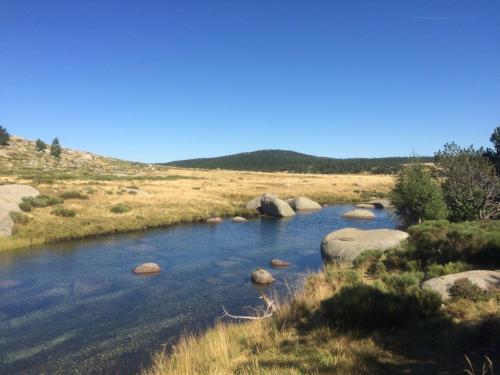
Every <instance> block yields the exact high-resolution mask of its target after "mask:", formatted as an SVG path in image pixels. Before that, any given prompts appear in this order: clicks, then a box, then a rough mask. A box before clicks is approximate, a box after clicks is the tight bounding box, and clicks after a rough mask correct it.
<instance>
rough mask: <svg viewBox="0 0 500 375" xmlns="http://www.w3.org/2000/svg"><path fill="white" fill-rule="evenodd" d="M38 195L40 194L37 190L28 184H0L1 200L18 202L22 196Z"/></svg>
mask: <svg viewBox="0 0 500 375" xmlns="http://www.w3.org/2000/svg"><path fill="white" fill-rule="evenodd" d="M38 195H40V193H39V192H38V190H36V189H35V188H34V187H31V186H29V185H17V184H14V185H0V201H1V202H5V203H14V204H19V203H21V202H22V200H23V197H36V196H38Z"/></svg>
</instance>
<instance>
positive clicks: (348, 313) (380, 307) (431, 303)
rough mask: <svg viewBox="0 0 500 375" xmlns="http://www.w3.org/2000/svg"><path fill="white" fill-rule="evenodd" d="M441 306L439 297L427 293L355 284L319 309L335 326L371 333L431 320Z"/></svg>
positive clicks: (344, 288) (417, 289)
mask: <svg viewBox="0 0 500 375" xmlns="http://www.w3.org/2000/svg"><path fill="white" fill-rule="evenodd" d="M441 303H442V301H441V297H440V296H439V294H437V293H436V292H434V291H431V290H423V289H420V288H412V290H411V291H409V292H408V293H402V294H399V293H393V292H385V291H382V290H380V289H379V288H377V287H374V286H371V285H364V284H358V285H353V286H345V287H343V288H342V289H341V290H340V291H339V292H338V293H336V294H335V295H334V296H333V297H332V298H329V299H327V300H324V301H323V302H322V304H321V306H322V310H323V312H324V314H325V316H326V317H327V319H329V320H330V322H331V323H333V324H334V325H336V326H339V327H342V328H358V329H369V330H372V329H381V328H393V327H399V326H402V325H404V324H408V323H414V322H415V321H416V320H417V319H419V318H427V317H431V316H433V315H436V314H437V313H438V311H439V308H440V307H441Z"/></svg>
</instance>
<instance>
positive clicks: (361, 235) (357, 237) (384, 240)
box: [321, 228, 408, 263]
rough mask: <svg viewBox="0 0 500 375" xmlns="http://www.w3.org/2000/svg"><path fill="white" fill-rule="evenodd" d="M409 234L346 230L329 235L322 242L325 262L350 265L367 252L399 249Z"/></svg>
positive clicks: (393, 231) (391, 231)
mask: <svg viewBox="0 0 500 375" xmlns="http://www.w3.org/2000/svg"><path fill="white" fill-rule="evenodd" d="M406 238H408V233H406V232H402V231H400V230H394V229H370V230H363V229H357V228H344V229H340V230H336V231H334V232H331V233H329V234H328V235H327V236H326V237H325V238H323V241H322V242H321V256H322V258H323V261H325V262H336V263H350V262H352V261H353V260H354V259H355V258H356V257H357V256H358V255H359V254H361V253H362V252H363V251H365V250H370V249H380V250H387V249H391V248H396V247H399V246H400V245H401V243H402V241H403V240H405V239H406Z"/></svg>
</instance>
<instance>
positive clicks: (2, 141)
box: [0, 126, 10, 146]
mask: <svg viewBox="0 0 500 375" xmlns="http://www.w3.org/2000/svg"><path fill="white" fill-rule="evenodd" d="M9 139H10V134H9V132H8V131H7V129H5V128H4V127H3V126H0V146H6V145H7V144H8V143H9Z"/></svg>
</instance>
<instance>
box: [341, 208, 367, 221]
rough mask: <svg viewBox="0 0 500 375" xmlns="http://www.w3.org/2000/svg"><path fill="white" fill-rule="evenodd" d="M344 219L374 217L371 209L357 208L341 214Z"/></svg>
mask: <svg viewBox="0 0 500 375" xmlns="http://www.w3.org/2000/svg"><path fill="white" fill-rule="evenodd" d="M342 217H345V218H346V219H375V214H374V213H373V212H371V211H368V210H364V209H361V208H357V209H355V210H352V211H349V212H346V213H345V214H343V215H342Z"/></svg>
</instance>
